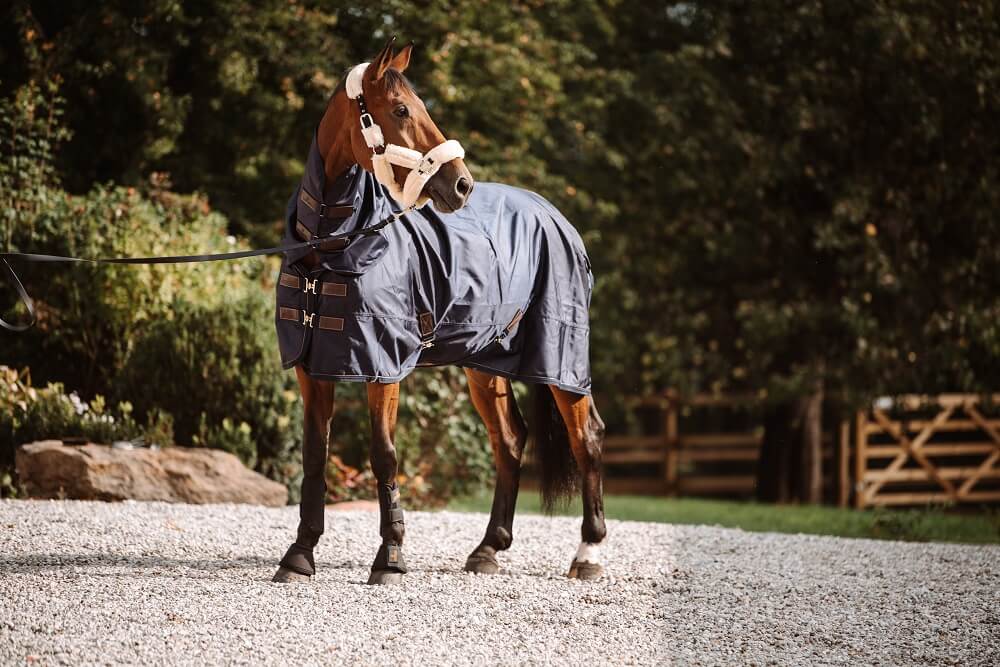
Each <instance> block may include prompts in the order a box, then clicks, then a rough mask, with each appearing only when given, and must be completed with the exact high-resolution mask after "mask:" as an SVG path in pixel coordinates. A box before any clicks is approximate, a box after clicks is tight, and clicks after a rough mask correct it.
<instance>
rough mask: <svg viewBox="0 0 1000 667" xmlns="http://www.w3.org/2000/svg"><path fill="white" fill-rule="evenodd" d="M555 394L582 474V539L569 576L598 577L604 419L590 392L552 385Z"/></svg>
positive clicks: (602, 529)
mask: <svg viewBox="0 0 1000 667" xmlns="http://www.w3.org/2000/svg"><path fill="white" fill-rule="evenodd" d="M552 394H553V396H554V397H555V399H556V405H557V406H558V407H559V413H560V414H561V415H562V418H563V421H564V422H565V423H566V428H567V430H568V431H569V442H570V447H572V449H573V458H575V459H576V462H577V465H578V466H579V467H580V474H581V475H582V477H583V526H582V528H581V531H580V532H581V535H582V537H583V540H582V541H581V542H580V548H579V549H578V550H577V552H576V556H575V557H574V558H573V563H572V565H570V569H569V573H568V575H567V576H569V577H572V578H577V579H597V578H598V577H600V576H601V573H602V572H603V571H604V568H603V566H602V564H601V558H600V546H601V543H602V542H603V541H604V538H605V536H606V535H607V529H606V528H605V525H604V489H603V475H602V472H601V450H602V448H603V447H604V422H603V421H602V420H601V417H600V415H598V414H597V408H595V407H594V403H593V400H591V397H590V396H585V395H580V394H574V393H572V392H568V391H564V390H562V389H559V388H557V387H552Z"/></svg>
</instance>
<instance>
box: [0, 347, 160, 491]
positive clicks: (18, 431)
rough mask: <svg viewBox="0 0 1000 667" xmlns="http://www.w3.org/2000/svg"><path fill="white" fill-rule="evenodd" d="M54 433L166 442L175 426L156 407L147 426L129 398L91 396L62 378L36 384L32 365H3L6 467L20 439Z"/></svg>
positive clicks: (2, 463) (2, 464) (0, 425)
mask: <svg viewBox="0 0 1000 667" xmlns="http://www.w3.org/2000/svg"><path fill="white" fill-rule="evenodd" d="M53 437H56V438H85V439H87V440H89V441H93V442H113V441H116V440H128V441H134V440H140V439H141V440H143V441H144V442H146V443H148V444H157V445H166V444H170V443H172V441H173V432H172V425H171V422H170V420H169V418H168V417H166V416H165V415H163V414H161V413H159V412H152V413H150V415H149V421H148V422H147V425H146V426H145V427H142V426H141V425H140V424H139V423H138V422H136V420H135V418H134V416H133V408H132V404H131V403H129V402H127V401H123V402H121V403H117V404H114V405H109V404H108V403H107V401H106V400H105V399H104V397H103V396H101V395H97V396H95V397H94V398H93V399H91V400H90V401H85V400H83V399H81V398H80V396H79V394H77V393H76V392H68V393H67V392H66V390H65V389H64V388H63V386H62V385H61V384H58V383H50V384H48V385H47V386H45V387H44V388H35V387H33V386H32V384H31V378H30V376H29V374H28V373H27V372H26V371H20V372H19V371H16V370H15V369H13V368H8V367H7V366H0V473H7V471H9V470H10V468H11V467H12V466H13V465H14V450H15V445H16V444H20V443H24V442H33V441H35V440H44V439H46V438H53ZM13 490H14V489H13V482H12V481H11V482H8V483H6V484H2V483H0V493H3V494H7V493H9V492H11V491H13Z"/></svg>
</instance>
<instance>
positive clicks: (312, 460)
mask: <svg viewBox="0 0 1000 667" xmlns="http://www.w3.org/2000/svg"><path fill="white" fill-rule="evenodd" d="M295 374H296V375H297V376H298V380H299V390H300V391H301V393H302V404H303V408H304V410H305V420H304V426H305V428H304V433H303V439H302V473H303V474H302V500H301V501H300V502H299V530H298V535H297V537H296V539H295V543H294V544H292V546H290V547H289V548H288V551H287V552H285V556H284V558H282V559H281V564H280V565H279V567H278V571H277V573H276V574H275V575H274V578H273V579H272V581H276V582H281V583H289V582H295V581H308V580H309V577H311V576H312V575H313V574H315V573H316V566H315V563H314V561H313V548H314V547H315V546H316V543H317V542H319V538H320V535H322V534H323V528H324V510H325V508H326V459H327V438H328V436H329V430H330V418H331V417H332V416H333V398H334V385H333V383H332V382H326V381H323V380H314V379H313V378H311V377H309V375H308V374H307V373H306V372H305V371H304V370H303V369H302V368H301V367H298V366H296V368H295Z"/></svg>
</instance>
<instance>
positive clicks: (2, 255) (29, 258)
mask: <svg viewBox="0 0 1000 667" xmlns="http://www.w3.org/2000/svg"><path fill="white" fill-rule="evenodd" d="M414 208H416V207H415V206H409V207H407V208H404V209H402V210H400V211H393V212H392V213H391V214H390V215H389V216H388V217H386V218H383V219H382V220H379V221H378V222H377V223H375V224H374V225H372V226H371V227H365V228H364V229H356V230H354V231H350V232H343V233H341V234H331V235H330V236H322V237H317V238H314V239H310V240H308V241H301V242H298V243H290V244H287V245H280V246H272V247H270V248H260V249H258V250H239V251H236V252H220V253H214V254H206V255H168V256H163V257H102V258H98V259H91V258H86V257H72V256H69V255H44V254H38V253H31V252H0V262H2V263H3V268H4V270H5V272H6V273H7V275H8V276H10V279H11V281H12V282H13V283H14V291H15V292H17V297H18V301H19V302H20V303H22V304H24V307H25V310H27V311H28V317H29V318H30V319H29V321H28V322H27V324H12V323H10V322H7V321H6V320H4V319H3V318H0V327H2V328H4V329H6V330H7V331H13V332H14V333H21V332H23V331H27V330H28V329H30V328H32V327H33V326H35V323H36V322H37V321H38V313H37V311H36V309H35V302H34V300H33V299H32V298H31V295H29V294H28V290H27V289H25V287H24V284H23V283H22V282H21V279H20V278H19V277H18V275H17V272H15V271H14V267H12V266H11V265H10V262H8V261H7V260H8V259H20V260H23V261H25V262H32V263H36V264H95V265H97V264H195V263H201V262H222V261H228V260H234V259H246V258H249V257H261V256H263V255H279V254H283V253H286V252H289V251H292V250H299V249H302V248H311V249H313V250H316V249H318V248H319V246H321V245H323V244H326V243H329V242H331V241H339V240H341V239H353V238H356V237H358V236H371V235H373V234H377V233H379V232H380V231H382V230H383V229H385V228H386V227H388V226H389V225H391V224H392V223H394V222H396V221H397V220H399V219H400V218H401V217H403V216H404V215H406V214H407V213H409V212H410V211H412V210H413V209H414Z"/></svg>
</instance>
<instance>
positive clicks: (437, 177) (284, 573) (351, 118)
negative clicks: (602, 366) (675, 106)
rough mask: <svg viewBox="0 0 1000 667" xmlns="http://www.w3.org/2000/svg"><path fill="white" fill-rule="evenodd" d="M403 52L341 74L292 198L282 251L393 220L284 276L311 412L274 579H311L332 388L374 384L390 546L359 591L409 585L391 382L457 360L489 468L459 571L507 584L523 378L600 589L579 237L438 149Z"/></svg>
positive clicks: (550, 496)
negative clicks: (482, 505)
mask: <svg viewBox="0 0 1000 667" xmlns="http://www.w3.org/2000/svg"><path fill="white" fill-rule="evenodd" d="M411 52H412V44H411V45H409V46H406V47H405V48H403V49H401V50H399V51H398V52H395V51H394V49H393V40H390V41H389V43H387V44H386V45H385V47H384V48H383V49H382V50H381V51H380V52H379V53H378V55H377V56H376V57H375V58H374V59H373V60H372V61H371V63H363V64H362V65H359V66H356V67H354V68H352V69H351V71H350V73H349V74H348V75H347V77H346V78H345V80H344V81H343V82H342V83H341V85H340V86H338V88H337V89H336V91H335V92H334V94H333V95H332V97H331V98H330V101H329V103H328V105H327V108H326V111H325V113H324V115H323V117H322V120H321V121H320V123H319V125H318V128H317V130H316V135H315V138H314V141H313V144H312V147H311V148H310V153H309V159H308V161H307V166H306V173H305V176H304V177H303V180H302V183H301V185H300V186H299V188H297V190H296V192H295V194H293V196H292V199H291V201H290V202H289V206H288V211H287V216H286V239H288V240H291V241H302V240H305V239H317V238H320V237H323V236H329V235H331V234H333V233H339V234H341V235H342V233H343V232H345V231H351V230H352V229H353V230H366V229H369V228H371V226H372V223H373V221H374V220H377V219H379V218H380V217H382V216H383V215H384V214H385V213H386V212H389V213H391V214H392V216H393V218H394V224H391V225H383V226H379V227H378V231H377V233H376V232H373V233H370V234H367V233H366V234H363V235H361V236H359V237H358V238H352V239H350V241H349V242H348V241H345V240H344V239H339V240H337V241H336V242H331V243H330V246H329V247H325V246H322V245H321V246H319V249H318V250H313V249H309V248H306V249H304V250H302V251H301V252H299V253H288V254H286V257H285V260H284V262H283V264H282V272H281V275H280V281H279V285H278V287H277V291H278V298H277V308H276V325H277V328H278V338H279V346H280V347H281V352H282V360H283V363H284V365H285V367H286V368H292V367H294V369H295V372H296V376H297V379H298V383H299V387H300V390H301V394H302V400H303V404H304V411H305V420H304V437H303V456H302V463H303V472H304V476H303V479H302V497H301V502H300V505H299V517H300V520H299V526H298V532H297V537H296V540H295V542H294V543H293V544H292V545H291V547H289V549H288V551H287V552H286V553H285V555H284V557H283V558H282V559H281V562H280V565H279V567H278V570H277V573H276V574H275V575H274V577H273V581H275V582H301V581H307V580H309V578H310V577H312V576H313V575H314V574H315V563H314V559H313V549H314V547H315V546H316V544H317V542H318V541H319V539H320V536H321V535H322V533H323V531H324V509H325V500H326V481H325V469H326V465H327V457H328V453H327V448H328V439H329V429H330V423H331V418H332V415H333V408H334V387H335V384H336V382H338V381H343V380H350V381H364V382H366V383H367V395H368V396H367V397H368V409H369V413H370V420H371V446H370V462H371V467H372V471H373V473H374V475H375V478H376V480H377V486H378V502H379V511H380V525H379V532H380V535H381V538H382V544H381V546H380V547H379V550H378V552H377V554H376V557H375V560H374V563H373V565H372V568H371V575H370V578H369V580H368V583H369V584H391V583H398V582H400V581H401V580H402V577H403V574H405V573H406V571H407V568H406V565H405V562H404V559H403V551H402V547H403V538H404V534H405V524H404V518H403V510H402V507H401V503H400V494H399V487H398V486H397V484H396V478H397V458H396V449H395V445H394V435H395V430H396V412H397V407H398V403H399V380H400V379H402V377H403V376H405V375H406V374H408V373H409V372H410V371H411V370H412V369H413V368H415V367H417V366H440V365H449V364H450V365H458V366H462V367H463V368H464V371H465V374H466V376H467V379H468V387H469V392H470V395H471V399H472V403H473V405H474V406H475V409H476V411H477V412H478V413H479V415H480V417H481V418H482V420H483V422H484V424H485V425H486V430H487V432H488V433H489V440H490V445H491V447H492V450H493V456H494V460H495V463H496V469H497V480H496V488H495V492H494V497H493V505H492V509H491V512H490V519H489V524H488V525H487V528H486V534H485V536H484V537H483V539H482V541H481V542H480V544H479V545H478V546H477V547H476V548H475V549H474V550H473V551H472V553H471V554H470V555H469V557H468V559H467V561H466V564H465V570H466V571H469V572H474V573H480V574H494V573H497V572H499V570H500V565H499V562H498V560H497V554H498V552H500V551H503V550H505V549H508V548H509V547H510V546H511V542H512V540H513V527H512V525H513V519H514V507H515V503H516V500H517V493H518V484H519V479H520V470H521V459H522V454H523V452H524V449H525V443H526V441H527V440H528V436H529V432H528V428H527V426H526V423H525V420H524V419H523V418H522V416H521V413H520V411H519V409H518V406H517V403H516V401H515V399H514V393H513V391H512V388H511V379H518V380H524V381H526V382H529V383H532V386H533V391H534V402H535V406H536V410H535V416H534V418H533V419H532V433H531V435H532V440H533V442H534V443H535V444H534V446H535V447H536V449H537V454H536V456H537V458H538V459H539V462H540V468H541V491H542V495H543V500H544V502H545V506H546V508H548V509H550V508H551V507H552V503H553V502H554V501H555V499H556V498H558V497H560V496H565V495H568V494H569V493H570V492H572V491H575V489H576V487H577V486H580V487H581V491H582V496H583V524H582V529H581V537H582V541H581V543H580V547H579V549H578V550H577V552H576V554H575V556H574V558H573V560H572V562H571V565H570V568H569V572H568V576H569V577H573V578H579V579H587V580H589V579H596V578H599V577H600V576H601V574H602V572H603V565H602V563H601V560H600V549H599V547H600V546H601V544H602V543H603V541H604V539H605V536H606V528H605V521H604V507H603V490H602V471H601V450H602V446H603V439H604V424H603V422H602V421H601V418H600V416H599V415H598V413H597V410H596V408H595V407H594V403H593V401H592V399H591V396H590V367H589V319H588V313H587V310H588V307H589V299H590V292H591V288H592V280H593V278H592V275H591V273H590V263H589V260H588V259H587V257H586V252H585V250H584V249H583V244H582V242H581V241H580V238H579V235H578V234H577V233H576V231H575V230H574V229H573V228H572V226H571V225H570V224H569V223H568V222H567V221H566V220H565V218H564V217H563V216H562V215H561V214H560V213H559V212H558V211H557V210H556V209H555V208H554V207H553V206H552V205H551V204H550V203H548V202H547V201H545V200H544V199H542V198H541V197H540V196H538V195H536V194H534V193H530V192H527V191H525V190H520V189H517V188H512V187H509V186H505V185H500V184H491V183H480V184H476V183H475V182H474V181H473V178H472V175H471V173H470V172H469V169H468V168H467V167H466V165H465V162H464V160H463V157H464V150H463V149H462V147H461V145H460V144H459V143H458V142H457V141H454V140H452V141H446V140H445V137H444V135H443V134H442V133H441V131H440V130H439V129H438V127H437V125H436V124H435V123H434V121H433V120H432V119H431V117H430V115H429V114H428V112H427V109H426V107H425V106H424V104H423V102H422V101H421V99H420V98H419V97H418V96H417V94H416V93H415V92H414V90H413V88H412V87H411V86H410V85H409V83H408V82H407V81H406V79H405V77H404V76H403V72H405V71H406V69H407V66H408V65H409V62H410V56H411ZM401 183H402V185H400V184H401ZM427 204H433V207H431V206H430V205H427ZM399 209H402V210H399ZM373 229H374V228H373Z"/></svg>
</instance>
